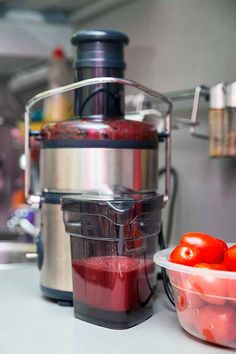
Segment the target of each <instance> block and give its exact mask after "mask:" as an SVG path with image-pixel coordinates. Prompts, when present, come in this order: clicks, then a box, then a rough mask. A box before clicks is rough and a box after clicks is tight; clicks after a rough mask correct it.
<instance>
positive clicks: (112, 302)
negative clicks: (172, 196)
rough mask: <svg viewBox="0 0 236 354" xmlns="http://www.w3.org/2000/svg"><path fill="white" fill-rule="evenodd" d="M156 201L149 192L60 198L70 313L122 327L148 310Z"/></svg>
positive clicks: (157, 222)
mask: <svg viewBox="0 0 236 354" xmlns="http://www.w3.org/2000/svg"><path fill="white" fill-rule="evenodd" d="M162 207H163V197H162V196H159V195H157V194H153V193H152V194H137V193H134V194H133V195H128V196H127V195H113V196H101V195H99V196H98V195H91V194H90V195H86V194H85V195H79V196H67V197H63V198H62V209H63V216H64V222H65V225H66V231H67V232H69V233H70V236H71V237H70V240H71V257H72V280H73V301H74V314H75V317H76V318H79V319H82V320H84V321H87V322H90V323H93V324H97V325H100V326H104V327H108V328H113V329H125V328H129V327H132V326H135V325H137V324H139V323H141V322H143V321H144V320H146V319H147V318H149V317H150V316H151V315H152V313H153V300H154V289H155V274H156V272H155V264H154V262H153V255H154V253H155V251H156V249H157V237H158V233H159V231H160V225H161V209H162Z"/></svg>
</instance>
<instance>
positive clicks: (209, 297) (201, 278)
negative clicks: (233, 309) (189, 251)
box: [191, 263, 228, 305]
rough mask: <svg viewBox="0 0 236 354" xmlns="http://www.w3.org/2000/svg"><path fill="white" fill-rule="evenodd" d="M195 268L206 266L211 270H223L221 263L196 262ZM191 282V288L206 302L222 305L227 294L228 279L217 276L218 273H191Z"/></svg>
mask: <svg viewBox="0 0 236 354" xmlns="http://www.w3.org/2000/svg"><path fill="white" fill-rule="evenodd" d="M195 267H197V268H207V269H213V270H225V267H224V265H222V264H205V263H201V264H197V265H196V266H195ZM191 283H192V287H193V289H194V290H195V291H196V292H197V293H198V294H199V295H200V296H201V298H202V299H203V300H205V301H206V302H207V303H210V304H215V305H223V304H225V302H226V298H227V296H228V280H227V279H224V278H219V276H218V275H215V274H214V273H213V274H209V272H208V274H206V275H192V276H191Z"/></svg>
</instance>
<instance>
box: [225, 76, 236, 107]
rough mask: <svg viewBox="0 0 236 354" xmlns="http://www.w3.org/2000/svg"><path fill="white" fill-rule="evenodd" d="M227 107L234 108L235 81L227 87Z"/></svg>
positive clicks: (235, 105) (235, 101)
mask: <svg viewBox="0 0 236 354" xmlns="http://www.w3.org/2000/svg"><path fill="white" fill-rule="evenodd" d="M226 96H227V99H226V105H227V107H236V81H234V82H232V83H231V84H230V85H228V86H227V93H226Z"/></svg>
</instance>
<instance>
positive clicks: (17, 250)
mask: <svg viewBox="0 0 236 354" xmlns="http://www.w3.org/2000/svg"><path fill="white" fill-rule="evenodd" d="M34 252H35V245H34V244H30V243H21V242H9V241H0V264H13V263H16V264H18V263H27V262H30V261H31V262H32V259H29V258H27V254H29V253H34Z"/></svg>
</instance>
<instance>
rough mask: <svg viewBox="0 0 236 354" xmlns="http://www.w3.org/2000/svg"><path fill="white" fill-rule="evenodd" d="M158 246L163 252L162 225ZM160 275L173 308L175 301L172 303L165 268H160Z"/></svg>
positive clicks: (172, 298)
mask: <svg viewBox="0 0 236 354" xmlns="http://www.w3.org/2000/svg"><path fill="white" fill-rule="evenodd" d="M159 246H160V249H161V250H164V249H165V248H166V245H165V240H164V235H163V230H162V225H161V231H160V234H159ZM161 274H162V281H163V286H164V289H165V293H166V296H167V297H168V299H169V301H170V302H171V304H172V305H173V306H175V301H174V297H173V293H172V290H171V285H170V281H169V278H168V275H167V273H166V270H165V268H161Z"/></svg>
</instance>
